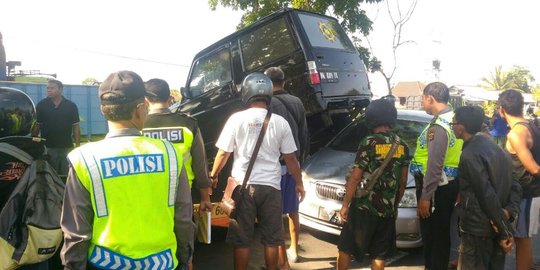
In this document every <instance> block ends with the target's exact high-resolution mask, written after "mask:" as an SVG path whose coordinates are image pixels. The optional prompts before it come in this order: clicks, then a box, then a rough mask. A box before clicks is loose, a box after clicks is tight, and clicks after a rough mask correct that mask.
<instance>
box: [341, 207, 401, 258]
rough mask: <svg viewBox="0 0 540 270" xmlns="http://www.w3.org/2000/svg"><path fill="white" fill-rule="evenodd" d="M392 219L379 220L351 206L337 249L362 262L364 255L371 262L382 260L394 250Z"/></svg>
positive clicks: (394, 223)
mask: <svg viewBox="0 0 540 270" xmlns="http://www.w3.org/2000/svg"><path fill="white" fill-rule="evenodd" d="M395 226H396V222H395V219H394V218H381V217H377V216H374V215H372V214H370V213H369V212H368V211H367V210H359V209H358V208H356V207H355V206H352V205H351V208H350V210H349V217H348V221H347V222H346V223H345V224H344V225H343V229H342V230H341V234H340V236H339V242H338V249H339V251H341V252H345V253H347V254H349V255H353V256H354V257H355V259H356V261H359V262H360V261H362V259H363V257H364V255H365V254H366V253H368V254H369V257H370V258H371V259H372V260H375V259H377V260H384V259H386V258H387V257H389V256H390V255H391V254H390V253H391V252H392V251H393V250H394V247H395V245H396V240H395V236H394V228H395Z"/></svg>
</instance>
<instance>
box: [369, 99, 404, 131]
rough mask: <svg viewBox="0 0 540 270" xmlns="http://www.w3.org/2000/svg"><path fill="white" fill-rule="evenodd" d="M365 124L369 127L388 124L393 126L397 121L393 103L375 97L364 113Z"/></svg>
mask: <svg viewBox="0 0 540 270" xmlns="http://www.w3.org/2000/svg"><path fill="white" fill-rule="evenodd" d="M365 117H366V118H365V119H366V120H365V121H366V126H367V127H368V128H369V129H372V128H375V127H378V126H382V125H389V126H391V127H393V126H394V125H395V124H396V121H397V110H396V107H395V106H394V104H392V103H391V102H390V101H388V100H386V99H377V100H374V101H372V102H371V103H369V105H368V106H367V108H366V113H365Z"/></svg>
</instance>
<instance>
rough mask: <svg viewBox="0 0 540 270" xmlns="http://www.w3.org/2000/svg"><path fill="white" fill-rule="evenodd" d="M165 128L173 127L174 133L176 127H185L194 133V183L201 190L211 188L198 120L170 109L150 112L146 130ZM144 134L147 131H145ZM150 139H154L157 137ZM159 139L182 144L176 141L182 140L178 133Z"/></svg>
mask: <svg viewBox="0 0 540 270" xmlns="http://www.w3.org/2000/svg"><path fill="white" fill-rule="evenodd" d="M163 127H172V128H173V129H171V130H172V131H174V127H178V128H179V129H180V127H185V128H187V129H189V130H190V131H191V132H192V133H193V145H191V151H190V153H191V158H192V161H191V167H192V169H193V174H194V175H195V179H194V181H193V183H194V185H195V186H196V187H197V188H199V189H204V188H209V187H210V186H211V185H212V183H211V181H210V177H209V176H208V160H207V158H206V151H205V148H204V142H203V138H202V134H201V132H200V130H199V127H198V125H197V120H195V119H193V118H191V117H189V116H187V115H185V114H182V113H173V112H171V111H170V110H169V109H168V108H163V109H157V110H152V111H150V113H149V114H148V116H147V117H146V120H145V122H144V128H163ZM143 132H145V131H144V130H143ZM150 137H152V138H154V137H155V136H150ZM158 138H159V139H164V140H168V141H170V142H172V143H175V142H181V141H175V140H180V139H181V135H178V133H174V134H162V133H160V135H159V137H158Z"/></svg>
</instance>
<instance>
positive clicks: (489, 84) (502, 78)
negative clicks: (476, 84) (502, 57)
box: [480, 66, 514, 90]
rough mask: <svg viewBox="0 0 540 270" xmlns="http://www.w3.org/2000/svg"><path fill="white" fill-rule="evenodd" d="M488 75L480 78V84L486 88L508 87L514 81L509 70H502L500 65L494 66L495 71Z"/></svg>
mask: <svg viewBox="0 0 540 270" xmlns="http://www.w3.org/2000/svg"><path fill="white" fill-rule="evenodd" d="M490 75H491V76H490V77H489V78H486V77H483V78H482V82H484V84H481V85H480V86H481V87H483V88H485V89H488V90H504V89H508V88H510V87H511V86H512V85H513V83H514V81H513V78H512V76H511V74H510V72H505V71H503V70H502V66H498V67H495V72H490Z"/></svg>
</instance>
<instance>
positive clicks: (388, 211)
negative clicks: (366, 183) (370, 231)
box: [353, 132, 410, 218]
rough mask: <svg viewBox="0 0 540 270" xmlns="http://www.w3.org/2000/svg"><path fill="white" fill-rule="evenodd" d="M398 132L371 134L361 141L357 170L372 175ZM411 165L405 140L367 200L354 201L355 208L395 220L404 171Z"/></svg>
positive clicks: (357, 153)
mask: <svg viewBox="0 0 540 270" xmlns="http://www.w3.org/2000/svg"><path fill="white" fill-rule="evenodd" d="M394 137H395V135H394V133H392V132H389V133H375V134H369V135H368V136H366V137H365V138H364V139H362V140H361V141H360V144H359V146H358V150H357V152H356V159H355V161H354V165H353V166H354V167H357V168H360V169H362V171H364V173H365V172H367V173H372V172H373V171H375V169H377V168H378V167H379V166H381V164H382V163H383V161H384V159H385V158H386V155H387V154H388V152H389V151H390V149H391V148H392V144H393V142H394ZM409 162H410V157H409V147H408V146H407V144H405V143H404V142H403V141H402V142H401V143H400V145H399V146H398V148H397V150H396V152H395V154H394V156H393V157H392V159H391V160H390V162H389V163H388V165H387V166H386V168H385V169H384V172H383V173H382V174H381V176H380V177H379V179H378V180H377V183H375V185H374V186H373V190H372V191H371V192H370V193H369V194H368V195H367V196H365V197H362V198H357V199H355V200H354V206H356V207H357V208H358V209H363V210H367V211H368V212H369V213H371V214H372V215H375V216H378V217H384V218H391V217H394V211H395V201H396V197H397V196H398V193H399V188H400V185H401V172H402V168H403V167H404V166H408V165H409Z"/></svg>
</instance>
